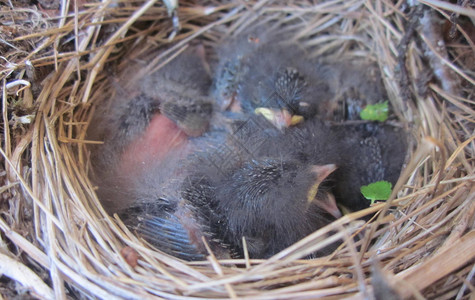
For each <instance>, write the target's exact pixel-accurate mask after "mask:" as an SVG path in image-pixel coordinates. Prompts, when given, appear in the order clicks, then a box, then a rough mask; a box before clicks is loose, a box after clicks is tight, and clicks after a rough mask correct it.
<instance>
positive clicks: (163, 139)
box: [119, 114, 188, 174]
mask: <svg viewBox="0 0 475 300" xmlns="http://www.w3.org/2000/svg"><path fill="white" fill-rule="evenodd" d="M187 142H188V136H187V135H186V134H185V132H183V130H181V129H180V128H178V126H177V125H176V124H175V123H174V122H173V121H171V120H170V119H169V118H167V117H166V116H164V115H162V114H157V115H155V116H154V117H153V118H152V120H151V121H150V124H149V126H148V127H147V129H146V130H145V132H144V133H143V134H142V135H141V136H139V137H138V138H137V139H136V140H135V141H133V142H132V143H131V144H130V145H128V146H127V147H126V148H125V150H124V152H123V154H122V156H121V159H120V165H119V170H121V172H125V173H128V174H134V173H137V172H141V171H142V170H143V169H145V168H146V167H147V166H148V165H150V163H151V162H160V161H161V160H163V159H166V156H167V155H168V154H170V153H177V152H180V150H182V149H184V148H185V146H186V144H187Z"/></svg>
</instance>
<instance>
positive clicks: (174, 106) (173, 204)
mask: <svg viewBox="0 0 475 300" xmlns="http://www.w3.org/2000/svg"><path fill="white" fill-rule="evenodd" d="M206 70H207V68H206V65H205V62H204V57H203V53H202V51H201V49H200V47H199V46H198V47H196V48H193V49H190V50H186V51H185V52H184V53H182V54H180V55H179V56H178V57H176V58H175V59H174V60H172V61H171V62H170V63H169V64H167V65H166V66H165V67H163V68H162V69H160V70H159V71H157V72H156V73H154V74H152V75H150V76H148V77H146V78H143V79H141V80H140V82H137V85H138V87H139V88H136V90H131V91H130V92H129V93H126V95H125V94H124V93H121V94H120V93H119V96H118V97H116V98H114V99H112V103H111V105H110V108H109V106H106V105H104V106H102V108H100V109H99V112H98V113H97V114H96V115H95V118H96V121H95V122H94V123H93V126H91V128H90V130H89V136H90V137H91V138H94V139H102V140H104V144H103V145H100V146H97V147H95V148H93V149H92V163H93V167H94V173H95V174H94V175H95V176H94V178H93V179H94V180H95V182H96V183H97V184H98V186H99V189H98V196H99V198H100V200H101V202H102V203H103V205H104V207H105V208H106V210H107V211H108V212H109V213H111V214H113V213H118V214H119V215H120V216H121V217H122V219H123V221H124V223H125V224H126V225H127V226H128V227H129V228H131V229H132V230H134V231H135V232H137V233H138V234H139V235H140V236H141V237H142V238H144V239H145V240H147V241H148V242H149V243H151V244H153V245H155V246H156V247H158V248H159V249H161V250H162V251H164V252H166V253H168V254H171V255H174V256H177V257H180V258H183V259H186V260H195V259H203V258H204V257H205V255H206V254H207V251H206V248H205V244H204V243H205V242H206V243H208V244H209V245H210V247H211V248H212V249H213V251H214V252H215V254H216V255H218V257H221V258H225V257H229V255H228V254H227V253H228V252H227V249H226V247H225V246H224V244H222V245H221V244H219V243H216V242H215V240H214V239H215V237H214V235H213V233H212V232H211V231H210V226H211V225H212V224H213V222H215V219H214V217H213V214H212V212H211V211H210V209H209V208H208V206H209V205H207V204H206V203H205V202H203V201H202V202H200V201H198V199H197V198H196V197H190V196H189V194H193V193H194V195H197V194H198V192H194V191H193V190H188V194H186V193H181V192H180V189H179V188H180V185H181V184H182V183H183V181H184V178H186V176H187V173H186V172H187V164H186V158H187V157H188V156H189V155H190V153H193V152H194V151H198V152H199V151H202V150H200V149H201V148H205V147H207V145H208V144H209V143H218V144H219V143H220V141H222V140H223V137H222V136H220V134H219V133H218V134H208V133H206V132H207V130H208V128H209V127H210V126H209V124H210V122H211V120H212V114H213V105H212V102H211V100H209V98H208V96H207V93H208V91H209V88H210V84H211V80H210V77H209V74H208V72H207V71H206ZM101 109H102V110H101ZM200 193H201V194H203V193H204V195H202V196H201V197H202V198H209V197H207V196H205V195H206V193H205V192H204V191H200ZM216 222H217V221H216Z"/></svg>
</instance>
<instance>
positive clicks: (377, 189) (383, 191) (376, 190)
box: [360, 181, 393, 204]
mask: <svg viewBox="0 0 475 300" xmlns="http://www.w3.org/2000/svg"><path fill="white" fill-rule="evenodd" d="M392 187H393V185H392V184H391V182H388V181H377V182H373V183H370V184H368V185H364V186H362V187H361V189H360V190H361V193H362V194H363V196H365V198H366V199H368V200H370V201H371V204H374V201H376V200H388V198H389V196H391V191H392Z"/></svg>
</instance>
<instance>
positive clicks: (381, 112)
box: [360, 101, 389, 122]
mask: <svg viewBox="0 0 475 300" xmlns="http://www.w3.org/2000/svg"><path fill="white" fill-rule="evenodd" d="M388 112H389V108H388V101H384V102H382V103H376V104H373V105H367V106H366V107H365V108H364V109H363V110H362V111H361V112H360V117H361V119H363V120H368V121H379V122H384V121H386V120H387V119H388Z"/></svg>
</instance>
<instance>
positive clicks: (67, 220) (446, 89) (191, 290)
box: [0, 0, 475, 299]
mask: <svg viewBox="0 0 475 300" xmlns="http://www.w3.org/2000/svg"><path fill="white" fill-rule="evenodd" d="M459 2H460V3H459V4H457V5H455V4H451V3H449V2H444V1H437V0H424V1H420V2H417V3H412V2H410V1H408V2H405V1H397V2H396V1H394V2H391V1H359V0H351V1H343V0H335V1H324V2H318V3H314V1H304V0H299V1H289V2H285V1H266V0H262V1H253V0H250V1H213V0H211V1H205V2H203V3H195V2H194V1H182V2H180V3H179V5H178V4H177V3H176V1H164V3H162V2H157V1H154V0H149V1H134V2H131V1H102V2H85V1H74V2H69V1H61V2H59V1H53V2H49V1H44V0H43V1H40V0H38V1H34V2H29V1H26V0H25V1H17V2H15V1H9V2H8V3H7V2H2V6H1V14H0V26H1V32H0V49H1V53H2V56H1V57H0V58H1V61H2V62H1V69H0V72H1V73H0V78H1V80H2V82H1V83H2V100H3V101H2V112H3V115H2V117H3V123H2V132H1V137H2V157H3V160H2V165H1V167H2V170H1V171H2V172H1V177H0V178H1V180H2V188H1V190H2V199H1V202H0V212H1V214H0V229H1V234H0V249H1V251H0V262H1V264H0V274H3V277H1V278H0V294H2V295H4V296H5V297H6V298H9V297H13V296H15V295H22V296H26V295H31V296H34V297H39V298H45V299H50V298H58V299H62V298H67V297H71V298H94V297H98V298H109V297H115V298H131V299H136V298H140V299H147V298H153V297H157V296H158V297H165V298H180V299H183V298H228V297H229V298H237V297H239V298H252V299H279V298H285V299H289V298H292V299H293V298H316V297H322V298H342V297H350V298H357V299H359V298H371V297H375V298H378V297H381V295H388V293H391V294H392V295H393V296H394V297H398V298H417V299H422V298H438V299H454V298H455V299H469V298H470V297H473V294H474V290H475V287H474V286H475V284H474V273H475V266H474V258H475V231H474V228H475V217H474V215H475V201H474V198H475V192H474V187H473V180H474V179H475V176H474V172H473V166H474V161H473V157H474V126H473V124H474V121H475V118H474V116H475V114H474V99H473V95H474V91H475V89H474V84H475V64H474V61H475V60H474V57H475V55H474V54H475V45H474V43H475V39H474V38H473V37H474V33H475V26H474V20H475V10H474V9H473V2H469V1H465V2H464V1H459ZM270 21H272V22H279V23H282V24H289V25H288V26H293V27H294V28H297V29H298V32H299V34H297V35H296V37H295V39H296V40H298V41H299V42H300V43H302V44H304V45H305V46H307V47H309V48H310V49H312V54H313V55H314V56H320V55H331V56H333V57H343V56H344V57H345V58H355V59H361V58H365V59H367V60H369V61H371V62H374V63H376V64H377V65H378V67H379V69H380V71H381V74H382V80H383V82H384V87H385V89H386V91H387V94H388V100H389V102H390V105H391V109H392V111H393V112H394V114H395V115H396V116H397V118H398V121H399V122H401V123H402V124H403V125H404V126H405V127H406V128H407V129H408V130H409V131H410V132H411V135H412V137H413V140H414V142H413V143H412V144H411V145H410V149H409V153H410V158H409V159H408V162H407V165H406V166H405V167H404V171H403V172H402V174H401V177H400V179H399V181H398V183H397V185H396V186H395V187H394V191H393V195H392V196H391V198H390V199H389V200H388V201H387V202H385V203H380V204H377V205H374V206H371V207H370V208H368V209H365V210H362V211H359V212H355V213H352V214H348V215H345V216H344V217H342V218H340V219H339V220H337V221H335V222H334V223H332V224H330V225H328V226H326V227H324V228H322V229H320V230H318V231H316V232H315V233H313V234H312V235H310V236H308V237H307V238H305V239H304V240H302V241H300V242H298V243H297V244H295V245H293V246H291V247H290V248H288V249H286V250H284V251H282V252H281V253H279V254H277V255H275V256H274V257H272V258H270V259H268V260H250V259H243V260H217V259H216V258H215V257H214V256H213V255H212V253H210V255H209V257H208V260H207V261H203V262H184V261H181V260H178V259H175V258H173V257H170V256H167V255H165V254H163V253H161V252H159V251H156V250H154V249H153V248H151V247H149V246H148V245H147V244H146V243H144V242H143V241H142V240H140V239H139V238H138V237H136V236H135V235H134V234H133V233H132V232H130V231H129V230H127V228H126V227H125V226H124V225H123V224H122V223H121V222H120V221H119V220H118V219H117V218H116V217H115V216H109V215H108V214H107V213H106V212H105V211H104V210H103V209H102V207H101V205H100V202H99V200H98V199H97V196H96V194H95V189H96V187H95V186H94V184H93V183H91V181H90V180H89V179H88V178H89V177H88V175H89V172H90V161H89V155H90V151H89V148H88V146H89V145H91V144H94V143H100V141H92V140H88V139H87V137H86V131H87V128H88V125H89V124H90V121H91V119H92V116H93V114H94V110H95V109H96V107H97V106H96V105H95V104H97V103H100V102H101V101H104V99H107V98H110V97H113V93H114V88H113V86H114V84H115V83H114V77H117V76H121V74H122V73H121V72H123V70H125V69H126V68H127V66H128V65H130V64H132V63H134V61H136V60H138V59H142V58H143V57H151V56H150V54H153V57H151V58H150V63H148V64H147V68H144V69H143V70H140V72H143V73H144V74H146V73H149V72H153V71H154V70H156V69H158V68H159V67H160V66H161V65H163V64H164V63H166V58H167V55H169V54H173V53H178V52H179V51H181V50H182V49H183V48H184V47H186V46H187V45H188V44H189V43H190V42H193V41H195V40H200V42H201V43H203V44H204V45H205V46H206V47H208V48H213V47H214V46H215V45H217V44H219V43H220V41H222V40H223V39H224V38H225V37H226V36H228V35H230V34H233V33H236V32H239V31H242V30H244V29H245V28H246V27H247V26H249V24H251V23H253V22H270ZM374 213H376V217H375V218H374V220H372V222H366V223H365V222H362V221H361V219H360V218H361V217H364V216H367V215H370V214H374ZM331 231H334V232H335V234H333V235H332V236H331V237H329V238H325V236H327V234H328V232H331ZM356 234H359V235H360V237H361V238H360V239H358V240H357V241H355V240H354V239H353V238H351V237H352V236H354V235H356ZM335 240H342V241H343V244H342V246H341V247H340V248H339V249H338V250H337V251H336V252H335V253H333V254H332V255H330V256H328V257H322V258H318V259H312V260H305V259H302V257H305V256H306V255H307V254H309V253H312V252H314V251H316V250H318V249H321V248H323V247H324V246H325V245H328V244H330V243H332V242H334V241H335ZM124 250H128V251H131V252H132V258H131V257H130V256H128V255H125V254H124V253H125V252H126V251H124ZM134 255H136V256H137V258H138V260H136V258H134ZM135 263H136V264H135Z"/></svg>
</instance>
